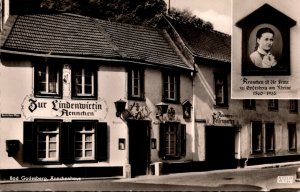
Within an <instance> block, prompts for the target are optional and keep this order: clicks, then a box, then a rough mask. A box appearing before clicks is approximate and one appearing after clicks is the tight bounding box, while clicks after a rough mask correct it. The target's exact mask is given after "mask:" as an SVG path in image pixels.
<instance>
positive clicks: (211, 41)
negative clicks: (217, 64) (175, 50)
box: [168, 18, 231, 62]
mask: <svg viewBox="0 0 300 192" xmlns="http://www.w3.org/2000/svg"><path fill="white" fill-rule="evenodd" d="M168 21H170V23H171V24H172V25H173V27H174V28H175V29H176V31H177V32H178V33H179V35H180V36H181V38H182V40H183V41H184V42H185V44H186V46H187V47H188V48H189V49H190V50H191V51H192V52H193V54H194V55H195V56H197V57H201V58H206V59H212V60H217V61H223V62H231V37H230V35H227V34H224V33H221V32H218V31H214V30H206V29H197V28H195V27H193V26H191V25H184V24H177V23H176V22H175V21H172V20H171V19H170V18H168Z"/></svg>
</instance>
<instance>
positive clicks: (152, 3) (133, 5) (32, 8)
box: [10, 0, 213, 30]
mask: <svg viewBox="0 0 300 192" xmlns="http://www.w3.org/2000/svg"><path fill="white" fill-rule="evenodd" d="M10 2H11V6H10V7H11V8H14V9H13V10H14V14H31V13H40V12H42V13H43V12H44V13H45V12H47V13H48V12H69V13H74V14H79V15H85V16H89V17H95V18H99V19H104V20H110V21H116V22H122V23H129V24H138V25H147V26H151V25H155V24H157V22H158V21H159V19H160V18H161V15H162V14H165V13H166V10H167V5H166V3H165V1H164V0H11V1H10ZM170 16H171V18H173V19H174V20H175V21H176V22H178V23H182V24H191V25H193V26H194V27H196V28H205V29H208V30H212V29H213V25H212V24H211V23H210V22H205V21H203V20H202V19H200V18H198V17H197V16H195V15H193V14H192V13H191V12H190V11H189V10H183V11H181V10H179V9H175V8H172V9H171V10H170Z"/></svg>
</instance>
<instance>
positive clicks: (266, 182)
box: [0, 165, 300, 191]
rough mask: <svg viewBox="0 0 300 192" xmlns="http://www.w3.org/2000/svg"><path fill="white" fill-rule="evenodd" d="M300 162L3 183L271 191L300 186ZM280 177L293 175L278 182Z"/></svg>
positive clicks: (33, 187) (7, 187)
mask: <svg viewBox="0 0 300 192" xmlns="http://www.w3.org/2000/svg"><path fill="white" fill-rule="evenodd" d="M298 167H299V165H294V166H287V167H280V168H264V169H261V168H250V169H248V168H245V169H237V170H233V169H232V170H215V171H208V172H194V173H177V174H170V175H162V176H141V177H137V178H130V179H106V180H105V179H89V180H82V181H65V182H54V181H53V182H31V183H30V182H23V183H22V182H21V183H16V182H2V184H0V189H1V190H2V191H62V190H63V191H141V190H143V191H220V190H221V191H270V190H271V189H276V188H289V189H290V190H291V189H300V182H294V179H295V177H296V171H297V169H298ZM278 176H293V181H292V183H289V184H288V183H278V182H277V178H278Z"/></svg>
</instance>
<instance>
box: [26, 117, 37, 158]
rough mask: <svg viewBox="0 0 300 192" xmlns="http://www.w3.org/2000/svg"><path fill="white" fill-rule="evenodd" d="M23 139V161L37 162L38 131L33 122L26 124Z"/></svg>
mask: <svg viewBox="0 0 300 192" xmlns="http://www.w3.org/2000/svg"><path fill="white" fill-rule="evenodd" d="M23 139H24V140H23V160H24V162H30V163H33V162H35V161H36V160H37V145H36V143H37V130H36V127H35V126H34V123H33V122H24V124H23Z"/></svg>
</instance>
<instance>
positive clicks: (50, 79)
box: [34, 64, 61, 97]
mask: <svg viewBox="0 0 300 192" xmlns="http://www.w3.org/2000/svg"><path fill="white" fill-rule="evenodd" d="M34 83H35V86H34V92H35V96H47V97H60V96H61V68H60V67H58V66H52V65H48V64H45V65H38V64H37V65H35V67H34Z"/></svg>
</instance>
